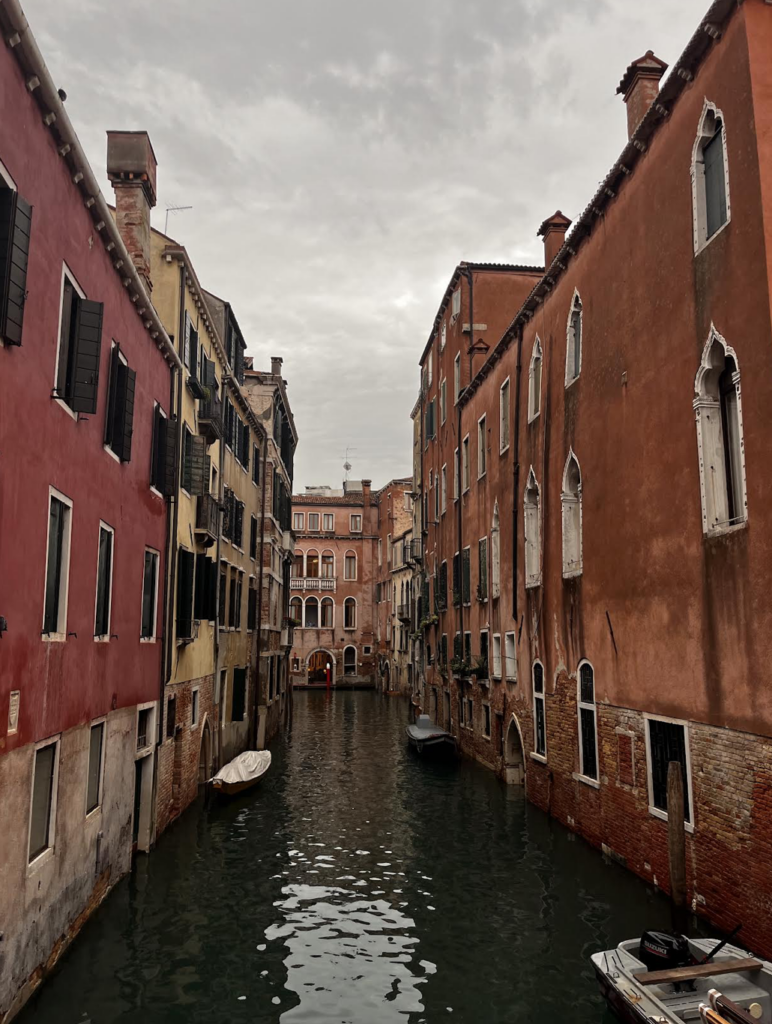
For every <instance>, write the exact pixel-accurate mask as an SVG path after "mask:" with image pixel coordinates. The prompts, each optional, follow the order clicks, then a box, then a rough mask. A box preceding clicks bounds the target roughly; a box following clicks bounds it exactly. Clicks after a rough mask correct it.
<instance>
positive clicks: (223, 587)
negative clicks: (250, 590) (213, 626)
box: [217, 564, 228, 628]
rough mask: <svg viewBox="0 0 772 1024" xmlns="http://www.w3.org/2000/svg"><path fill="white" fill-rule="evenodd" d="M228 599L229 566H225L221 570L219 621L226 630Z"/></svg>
mask: <svg viewBox="0 0 772 1024" xmlns="http://www.w3.org/2000/svg"><path fill="white" fill-rule="evenodd" d="M227 597H228V566H227V565H225V564H223V566H222V568H221V569H220V593H219V599H218V607H217V621H218V622H219V624H220V626H221V627H222V628H225V625H226V623H227V619H226V618H225V602H226V600H227Z"/></svg>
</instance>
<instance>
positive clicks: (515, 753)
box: [504, 715, 525, 786]
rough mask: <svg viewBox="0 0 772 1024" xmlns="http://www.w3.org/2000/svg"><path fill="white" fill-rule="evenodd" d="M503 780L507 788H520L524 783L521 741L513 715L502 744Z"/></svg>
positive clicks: (523, 760) (523, 759)
mask: <svg viewBox="0 0 772 1024" xmlns="http://www.w3.org/2000/svg"><path fill="white" fill-rule="evenodd" d="M504 779H505V781H506V783H507V785H508V786H522V785H523V784H524V783H525V757H524V755H523V741H522V739H521V737H520V729H519V728H518V724H517V719H516V718H515V716H514V715H512V719H511V721H510V723H509V727H508V729H507V738H506V742H505V744H504Z"/></svg>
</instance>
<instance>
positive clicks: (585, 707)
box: [545, 658, 600, 789]
mask: <svg viewBox="0 0 772 1024" xmlns="http://www.w3.org/2000/svg"><path fill="white" fill-rule="evenodd" d="M582 665H589V666H590V668H591V669H592V704H587V703H586V702H585V701H583V700H582V699H581V697H582ZM582 711H592V716H593V728H594V730H595V771H596V772H597V775H598V778H597V779H593V778H592V776H591V775H585V774H584V772H583V771H582V768H583V767H584V745H583V742H582V716H581V712H582ZM576 728H577V732H578V735H579V766H578V768H579V770H578V771H577V773H576V778H577V779H578V780H579V781H580V782H586V783H587V785H588V786H592V787H593V789H600V749H599V747H598V699H597V686H596V680H595V666H594V665H593V664H592V662H591V661H590V660H589V658H582V660H581V661H580V662H579V664H578V665H577V666H576ZM545 731H546V730H545Z"/></svg>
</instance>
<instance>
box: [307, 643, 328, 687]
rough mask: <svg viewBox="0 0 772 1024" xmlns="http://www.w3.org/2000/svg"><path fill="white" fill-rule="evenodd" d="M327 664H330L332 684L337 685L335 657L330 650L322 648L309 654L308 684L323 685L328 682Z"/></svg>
mask: <svg viewBox="0 0 772 1024" xmlns="http://www.w3.org/2000/svg"><path fill="white" fill-rule="evenodd" d="M327 665H329V666H330V684H331V685H332V686H334V685H335V658H334V657H333V656H332V655H331V654H330V652H329V651H325V650H324V649H323V648H320V649H319V650H318V651H312V653H311V654H309V656H308V685H309V686H323V685H325V684H326V683H327Z"/></svg>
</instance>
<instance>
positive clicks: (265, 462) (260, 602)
mask: <svg viewBox="0 0 772 1024" xmlns="http://www.w3.org/2000/svg"><path fill="white" fill-rule="evenodd" d="M267 475H268V432H267V431H266V434H265V440H264V441H263V482H262V486H261V488H260V568H259V570H258V574H257V623H256V626H257V628H256V630H255V633H256V634H257V636H256V639H255V714H254V719H253V723H252V728H253V730H254V734H255V747H257V737H258V732H259V729H258V724H259V718H260V712H259V707H260V701H259V700H258V697H259V696H260V694H259V688H260V650H261V646H262V644H261V640H262V636H263V552H264V550H265V478H266V476H267Z"/></svg>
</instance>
